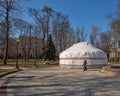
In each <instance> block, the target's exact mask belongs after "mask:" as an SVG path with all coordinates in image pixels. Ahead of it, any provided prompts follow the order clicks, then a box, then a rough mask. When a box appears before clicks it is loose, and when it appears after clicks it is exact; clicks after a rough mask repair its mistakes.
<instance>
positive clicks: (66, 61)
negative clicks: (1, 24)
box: [59, 42, 107, 68]
mask: <svg viewBox="0 0 120 96" xmlns="http://www.w3.org/2000/svg"><path fill="white" fill-rule="evenodd" d="M84 59H86V60H87V67H88V68H101V67H102V66H104V65H106V64H107V54H106V53H105V52H103V51H102V50H100V49H98V48H96V47H94V46H93V45H92V44H90V43H86V42H81V43H77V44H74V45H73V46H71V47H69V48H68V49H66V50H64V51H63V52H61V53H60V55H59V64H60V66H61V67H66V68H82V65H83V61H84Z"/></svg>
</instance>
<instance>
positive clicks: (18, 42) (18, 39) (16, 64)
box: [16, 39, 20, 69]
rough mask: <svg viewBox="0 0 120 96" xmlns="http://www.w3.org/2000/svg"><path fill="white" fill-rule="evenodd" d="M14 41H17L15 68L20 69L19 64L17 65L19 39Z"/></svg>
mask: <svg viewBox="0 0 120 96" xmlns="http://www.w3.org/2000/svg"><path fill="white" fill-rule="evenodd" d="M16 42H17V60H16V68H17V69H20V68H19V66H18V46H19V43H20V40H19V39H17V40H16Z"/></svg>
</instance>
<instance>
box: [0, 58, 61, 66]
mask: <svg viewBox="0 0 120 96" xmlns="http://www.w3.org/2000/svg"><path fill="white" fill-rule="evenodd" d="M58 63H59V62H58V60H56V61H49V64H47V65H45V64H44V60H43V59H36V65H37V66H38V67H48V66H57V65H58ZM18 65H19V67H33V66H34V65H35V60H34V59H29V61H28V60H27V61H26V62H25V60H23V59H19V60H18ZM0 66H16V60H15V59H8V60H7V65H3V64H2V60H0Z"/></svg>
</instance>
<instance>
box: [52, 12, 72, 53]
mask: <svg viewBox="0 0 120 96" xmlns="http://www.w3.org/2000/svg"><path fill="white" fill-rule="evenodd" d="M52 26H53V36H54V41H55V46H56V48H57V49H58V50H59V51H60V52H61V51H63V50H64V49H66V47H67V43H66V41H67V40H68V36H69V35H68V34H69V33H70V30H69V29H70V23H69V20H68V16H66V15H63V14H62V13H59V12H56V14H55V16H54V19H53V24H52ZM71 35H72V34H71Z"/></svg>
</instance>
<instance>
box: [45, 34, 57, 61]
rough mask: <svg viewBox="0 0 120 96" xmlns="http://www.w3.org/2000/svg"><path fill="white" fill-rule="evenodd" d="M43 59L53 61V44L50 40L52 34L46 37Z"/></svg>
mask: <svg viewBox="0 0 120 96" xmlns="http://www.w3.org/2000/svg"><path fill="white" fill-rule="evenodd" d="M44 59H45V60H47V59H48V60H54V61H55V45H54V43H53V41H52V36H51V35H49V36H48V38H47V42H46V46H45V54H44Z"/></svg>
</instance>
